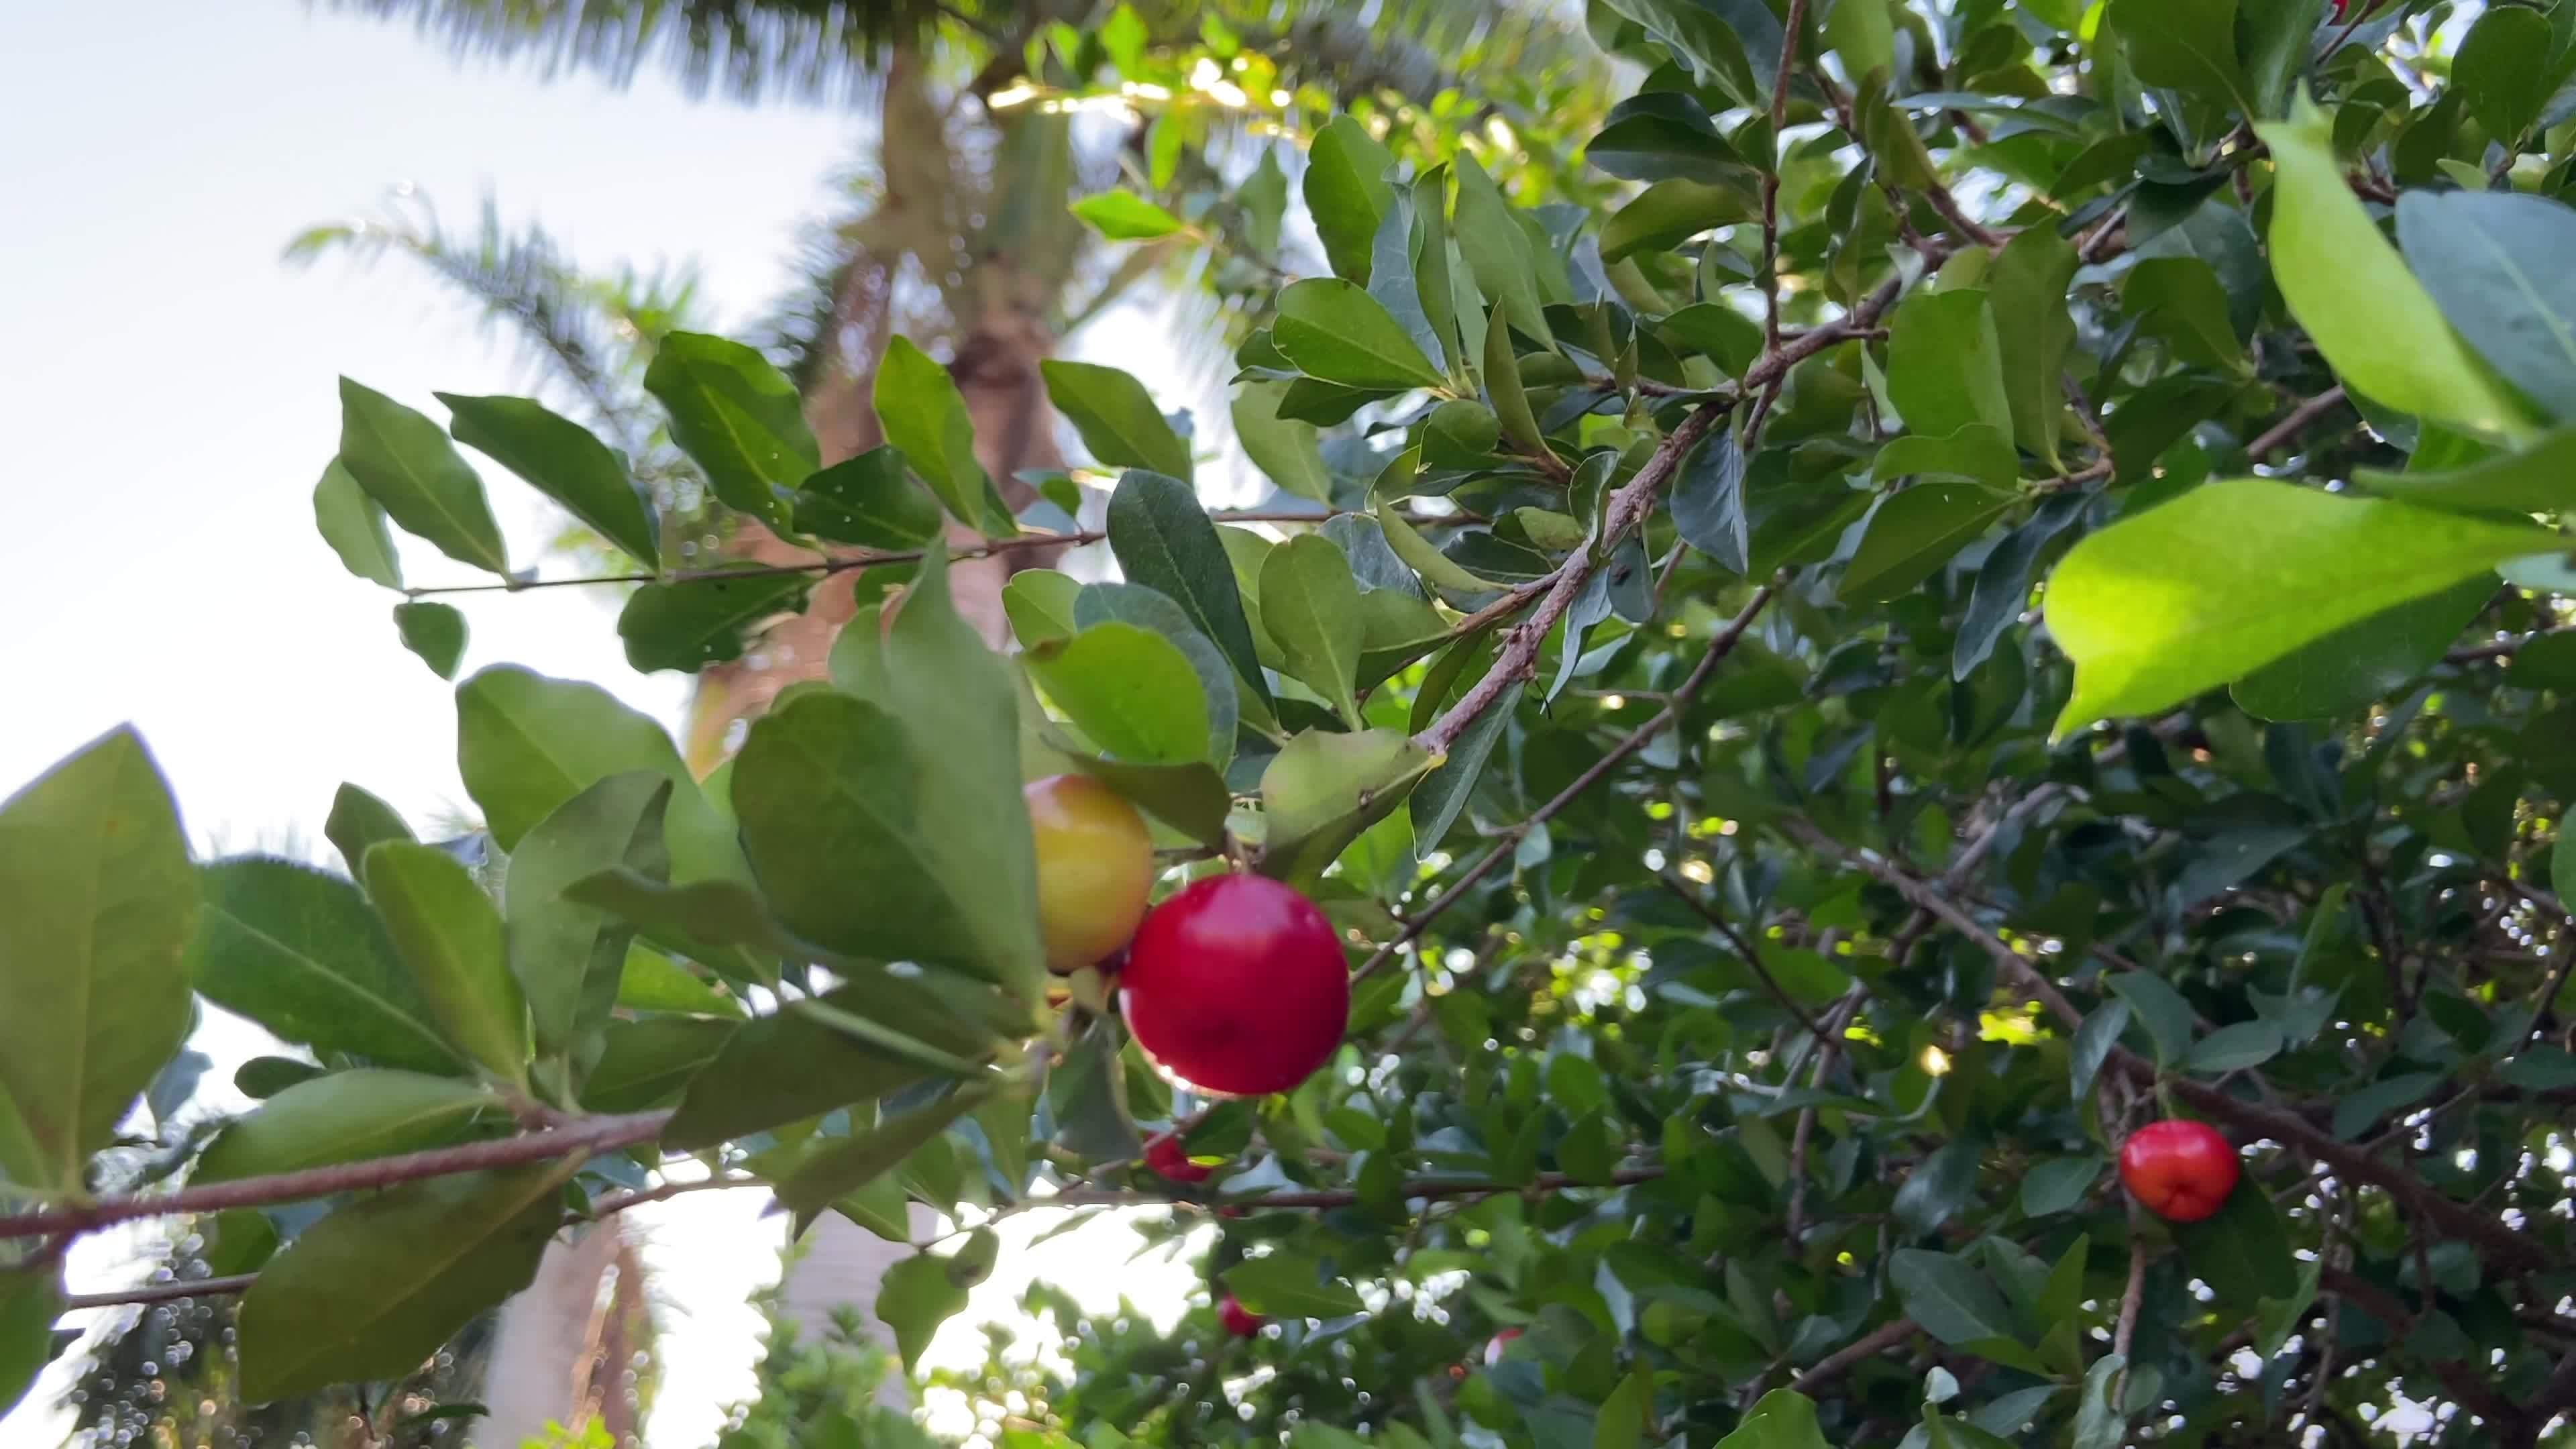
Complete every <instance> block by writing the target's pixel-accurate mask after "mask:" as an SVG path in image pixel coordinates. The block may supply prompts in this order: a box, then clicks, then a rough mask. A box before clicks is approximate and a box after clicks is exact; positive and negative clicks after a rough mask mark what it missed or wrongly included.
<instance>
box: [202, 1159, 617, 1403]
mask: <svg viewBox="0 0 2576 1449" xmlns="http://www.w3.org/2000/svg"><path fill="white" fill-rule="evenodd" d="M575 1165H576V1160H575V1159H570V1158H567V1159H565V1160H564V1161H562V1162H558V1163H547V1164H544V1165H542V1166H537V1167H521V1168H513V1169H509V1170H505V1171H499V1172H471V1173H465V1174H462V1175H460V1176H456V1177H441V1178H431V1179H429V1180H427V1181H423V1182H414V1183H406V1184H404V1185H402V1186H399V1187H393V1188H388V1189H386V1190H385V1191H383V1192H381V1193H377V1194H375V1195H374V1196H371V1197H364V1198H360V1199H358V1200H357V1201H355V1202H353V1203H351V1204H349V1205H348V1206H347V1207H344V1208H341V1209H340V1210H338V1211H337V1212H334V1213H332V1214H331V1215H330V1216H329V1217H327V1218H324V1219H323V1220H322V1221H320V1222H318V1223H316V1224H314V1225H313V1226H312V1227H310V1228H308V1229H306V1230H305V1231H304V1233H303V1234H302V1235H301V1236H299V1237H298V1238H296V1240H295V1241H294V1242H292V1243H289V1244H287V1245H286V1247H285V1248H284V1249H283V1250H281V1251H280V1252H279V1253H278V1255H277V1256H276V1257H275V1258H273V1259H271V1260H270V1261H269V1264H268V1266H267V1267H265V1268H263V1269H261V1270H260V1274H259V1279H258V1281H257V1282H255V1283H253V1284H252V1285H251V1289H250V1292H249V1293H248V1294H246V1295H244V1297H243V1298H242V1302H241V1308H240V1311H239V1316H238V1318H237V1319H236V1324H237V1331H238V1332H239V1334H240V1352H241V1390H242V1395H243V1397H244V1398H246V1399H249V1400H250V1401H252V1402H254V1403H267V1402H270V1401H272V1400H276V1399H282V1398H288V1397H292V1396H295V1395H299V1394H310V1393H314V1392H316V1391H318V1390H321V1389H324V1388H327V1387H330V1386H331V1385H334V1384H341V1383H349V1382H363V1381H369V1380H378V1379H402V1378H406V1377H408V1376H409V1375H410V1374H411V1373H412V1372H413V1371H414V1370H415V1369H417V1368H419V1367H420V1364H421V1361H422V1360H424V1359H426V1358H428V1357H429V1356H430V1355H431V1354H432V1353H435V1352H437V1350H438V1347H439V1345H441V1344H443V1343H445V1342H447V1340H448V1337H449V1336H450V1335H452V1334H454V1333H455V1332H456V1330H458V1329H460V1328H462V1327H464V1326H465V1324H466V1322H467V1321H468V1320H470V1319H472V1318H473V1317H474V1315H476V1314H478V1313H481V1312H482V1311H483V1310H485V1309H487V1308H490V1307H492V1306H493V1305H494V1304H496V1303H499V1302H500V1301H501V1300H502V1299H504V1298H507V1297H508V1296H510V1295H511V1294H513V1293H516V1292H518V1291H519V1290H520V1289H522V1288H525V1287H526V1286H528V1283H529V1281H530V1280H531V1279H533V1278H534V1277H535V1276H536V1272H537V1259H538V1258H539V1257H540V1256H542V1255H543V1254H544V1253H545V1250H546V1244H547V1242H548V1241H550V1240H551V1239H552V1238H553V1237H554V1233H555V1228H556V1227H557V1226H558V1225H559V1224H560V1223H561V1222H562V1221H563V1185H564V1182H565V1181H566V1180H567V1179H568V1178H570V1177H571V1175H572V1171H573V1168H574V1166H575Z"/></svg>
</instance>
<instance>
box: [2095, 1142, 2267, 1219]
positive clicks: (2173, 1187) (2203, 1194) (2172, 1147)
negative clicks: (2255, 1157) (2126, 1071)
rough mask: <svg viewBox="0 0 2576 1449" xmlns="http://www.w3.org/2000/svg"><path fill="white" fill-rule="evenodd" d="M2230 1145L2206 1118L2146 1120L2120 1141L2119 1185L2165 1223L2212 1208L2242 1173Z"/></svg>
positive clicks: (2202, 1214) (2206, 1212)
mask: <svg viewBox="0 0 2576 1449" xmlns="http://www.w3.org/2000/svg"><path fill="white" fill-rule="evenodd" d="M2244 1170H2245V1169H2244V1165H2243V1164H2242V1163H2240V1162H2238V1161H2237V1158H2236V1149H2235V1148H2233V1147H2230V1146H2228V1145H2227V1139H2226V1138H2224V1137H2221V1136H2219V1135H2218V1129H2217V1128H2215V1127H2212V1126H2210V1125H2209V1124H2208V1123H2206V1122H2182V1121H2174V1122H2150V1123H2148V1124H2147V1125H2146V1126H2144V1127H2141V1128H2139V1129H2138V1130H2137V1131H2135V1132H2133V1133H2131V1134H2130V1135H2129V1140H2128V1141H2126V1142H2124V1143H2122V1144H2120V1183H2121V1185H2122V1186H2124V1187H2126V1188H2127V1189H2128V1190H2129V1196H2131V1197H2134V1198H2136V1199H2137V1200H2138V1201H2139V1202H2141V1203H2143V1204H2145V1205H2146V1209H2147V1211H2149V1212H2151V1213H2154V1214H2155V1215H2156V1216H2157V1217H2160V1218H2163V1219H2165V1220H2166V1221H2167V1222H2176V1223H2196V1222H2199V1221H2200V1220H2201V1219H2203V1218H2205V1217H2208V1216H2209V1215H2210V1214H2212V1213H2214V1212H2217V1211H2218V1209H2219V1208H2220V1206H2221V1205H2223V1204H2224V1203H2225V1202H2226V1201H2227V1195H2228V1194H2229V1193H2232V1192H2234V1191H2236V1179H2237V1178H2238V1177H2240V1176H2242V1175H2243V1174H2244Z"/></svg>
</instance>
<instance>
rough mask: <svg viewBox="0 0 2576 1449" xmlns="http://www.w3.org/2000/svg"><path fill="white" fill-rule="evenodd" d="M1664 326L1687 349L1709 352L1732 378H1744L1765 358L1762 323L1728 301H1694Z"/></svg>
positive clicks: (1722, 369) (1664, 321)
mask: <svg viewBox="0 0 2576 1449" xmlns="http://www.w3.org/2000/svg"><path fill="white" fill-rule="evenodd" d="M1661 326H1662V328H1663V330H1664V331H1665V332H1666V333H1668V334H1670V335H1671V336H1672V337H1674V338H1675V339H1677V340H1678V341H1679V342H1680V343H1681V344H1682V345H1683V346H1684V347H1687V348H1690V349H1692V350H1694V351H1697V352H1701V353H1705V354H1706V355H1707V357H1708V360H1709V361H1711V362H1714V363H1716V364H1717V369H1718V371H1720V372H1722V373H1725V374H1726V375H1727V376H1728V377H1736V378H1740V377H1742V376H1744V374H1745V371H1746V369H1748V368H1750V367H1752V366H1753V362H1754V359H1756V358H1758V357H1760V356H1761V355H1762V324H1761V323H1759V322H1756V321H1754V320H1753V319H1752V318H1750V317H1747V316H1745V315H1744V314H1743V313H1741V312H1738V311H1737V310H1735V308H1733V307H1732V306H1730V305H1728V304H1727V303H1724V302H1694V303H1692V304H1691V305H1690V306H1687V307H1684V308H1682V309H1681V310H1680V311H1678V312H1675V313H1673V314H1672V315H1670V316H1668V317H1666V318H1665V319H1664V320H1663V322H1662V324H1661Z"/></svg>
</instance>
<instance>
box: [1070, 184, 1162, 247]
mask: <svg viewBox="0 0 2576 1449" xmlns="http://www.w3.org/2000/svg"><path fill="white" fill-rule="evenodd" d="M1073 214H1074V215H1075V216H1078V217H1080V218H1082V220H1083V221H1084V222H1085V223H1086V224H1087V225H1089V226H1090V228H1091V229H1092V230H1093V231H1096V232H1098V233H1100V234H1101V235H1102V236H1104V237H1107V238H1108V239H1109V240H1111V241H1152V240H1153V239H1154V238H1156V237H1165V236H1170V235H1171V234H1172V233H1174V232H1176V231H1179V230H1181V229H1182V228H1183V226H1185V225H1186V223H1184V222H1183V221H1182V220H1181V219H1180V218H1179V217H1177V216H1174V215H1172V214H1171V213H1170V212H1168V211H1165V210H1164V209H1163V208H1161V207H1159V206H1156V205H1155V204H1154V203H1152V202H1150V201H1147V200H1146V199H1145V198H1143V197H1141V196H1138V195H1137V194H1136V193H1134V192H1132V191H1129V190H1126V189H1125V188H1123V187H1122V188H1120V189H1118V190H1115V191H1102V192H1098V193H1095V194H1093V195H1090V196H1086V197H1083V198H1082V199H1081V200H1079V201H1076V202H1075V203H1074V204H1073Z"/></svg>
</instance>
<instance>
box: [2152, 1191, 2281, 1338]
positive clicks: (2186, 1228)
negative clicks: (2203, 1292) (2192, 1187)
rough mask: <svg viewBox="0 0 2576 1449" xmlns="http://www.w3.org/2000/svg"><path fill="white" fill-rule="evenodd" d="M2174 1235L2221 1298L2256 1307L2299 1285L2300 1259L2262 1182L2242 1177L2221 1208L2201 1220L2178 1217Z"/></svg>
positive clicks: (2247, 1307)
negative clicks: (2295, 1256) (2182, 1220)
mask: <svg viewBox="0 0 2576 1449" xmlns="http://www.w3.org/2000/svg"><path fill="white" fill-rule="evenodd" d="M2173 1235H2174V1241H2176V1242H2177V1243H2180V1244H2181V1245H2182V1256H2183V1261H2184V1263H2186V1264H2187V1265H2189V1267H2190V1269H2191V1274H2192V1276H2193V1277H2195V1278H2199V1279H2201V1280H2202V1281H2204V1282H2206V1283H2208V1284H2209V1286H2210V1287H2212V1288H2214V1289H2216V1290H2217V1292H2218V1300H2219V1301H2220V1302H2221V1303H2226V1304H2231V1305H2236V1306H2238V1307H2240V1308H2242V1309H2244V1310H2245V1311H2247V1312H2249V1313H2250V1312H2251V1311H2252V1310H2253V1308H2254V1306H2255V1305H2256V1303H2258V1302H2259V1301H2260V1300H2262V1299H2265V1298H2287V1297H2289V1296H2290V1295H2292V1294H2294V1293H2296V1292H2298V1291H2299V1265H2298V1263H2297V1262H2296V1260H2294V1259H2293V1258H2292V1257H2291V1255H2290V1235H2289V1230H2288V1229H2287V1228H2285V1227H2283V1226H2282V1223H2281V1215H2280V1213H2279V1212H2277V1211H2276V1210H2274V1208H2273V1206H2272V1199H2271V1198H2270V1197H2269V1196H2267V1195H2266V1194H2265V1193H2264V1191H2263V1185H2262V1184H2261V1183H2259V1182H2256V1181H2255V1180H2254V1179H2253V1178H2251V1177H2243V1178H2239V1179H2238V1180H2237V1183H2236V1191H2234V1192H2232V1193H2229V1194H2228V1195H2227V1201H2226V1202H2224V1203H2222V1204H2220V1205H2219V1209H2218V1211H2217V1212H2216V1213H2214V1214H2212V1215H2211V1216H2209V1217H2206V1218H2203V1219H2201V1220H2200V1221H2199V1222H2196V1223H2175V1224H2174V1225H2173Z"/></svg>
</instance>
